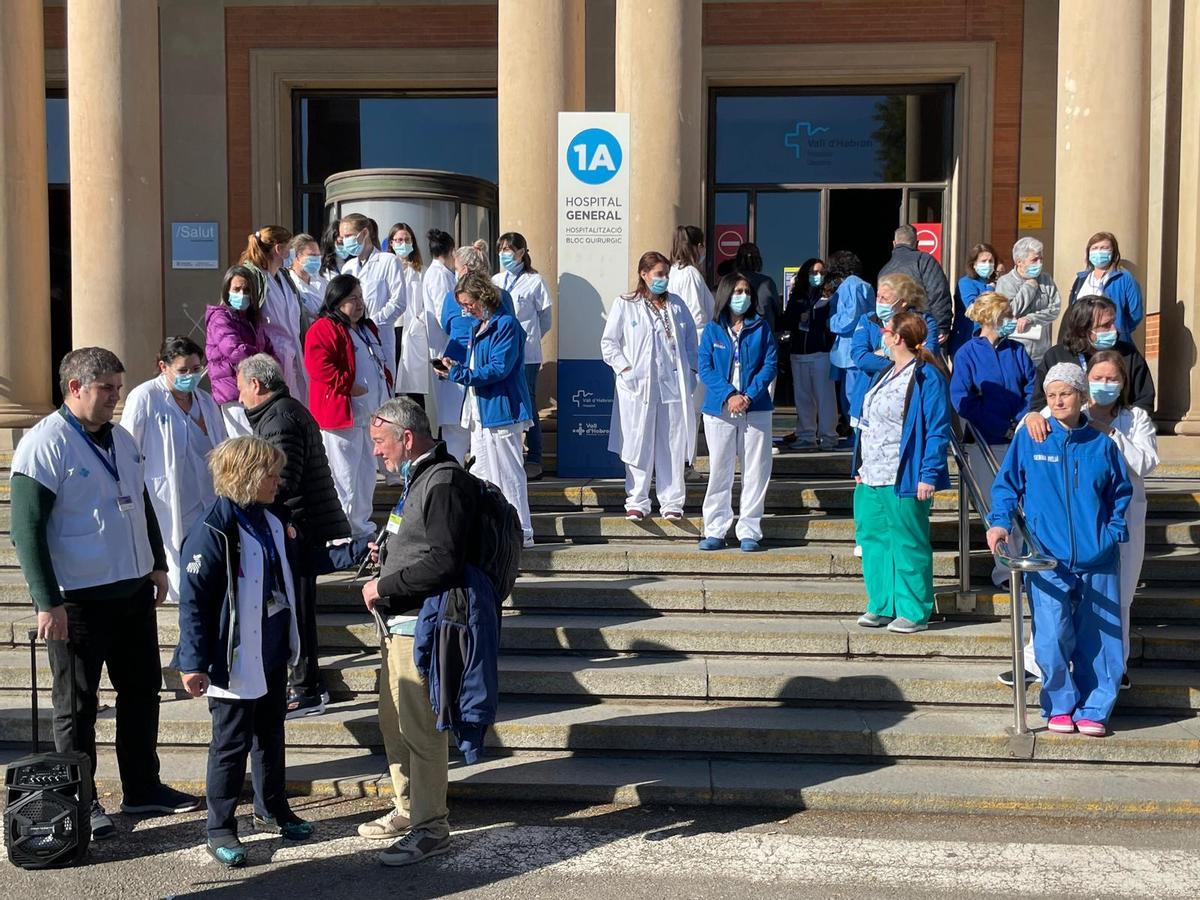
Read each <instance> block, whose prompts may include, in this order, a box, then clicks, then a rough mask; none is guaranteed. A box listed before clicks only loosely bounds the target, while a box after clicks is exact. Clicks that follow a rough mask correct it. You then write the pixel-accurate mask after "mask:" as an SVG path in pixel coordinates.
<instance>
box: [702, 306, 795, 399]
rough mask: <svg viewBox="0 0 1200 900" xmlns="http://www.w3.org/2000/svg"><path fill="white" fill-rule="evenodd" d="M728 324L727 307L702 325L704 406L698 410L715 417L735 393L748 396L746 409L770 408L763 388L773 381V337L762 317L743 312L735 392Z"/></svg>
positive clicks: (731, 344) (774, 361) (765, 388)
mask: <svg viewBox="0 0 1200 900" xmlns="http://www.w3.org/2000/svg"><path fill="white" fill-rule="evenodd" d="M728 326H729V310H728V308H726V309H725V310H724V311H723V312H722V313H721V317H720V319H719V320H717V321H713V322H709V323H708V324H707V325H705V326H704V333H703V334H701V335H700V380H701V381H703V382H704V388H705V393H704V406H703V407H702V408H701V410H700V411H701V412H703V413H704V414H705V415H709V416H719V415H721V412H722V410H723V408H724V405H725V401H726V400H728V399H729V398H730V397H732V396H733V395H734V394H738V393H741V394H745V395H746V396H747V397H749V398H750V410H749V411H750V412H762V411H764V410H772V409H774V408H775V404H774V403H772V402H771V395H770V393H769V392H768V390H767V388H768V387H770V384H771V382H772V381H774V380H775V368H776V359H777V354H776V351H775V336H774V335H773V334H771V329H770V327H769V326H768V325H767V323H766V321H765V320H764V319H763V317H762V316H760V315H759V314H758V313H756V312H753V311H751V312H750V313H747V315H746V318H745V319H744V320H743V324H742V332H741V334H740V335H738V339H737V341H736V350H737V355H738V362H739V363H740V364H741V381H742V389H741V390H740V391H738V390H735V389H734V387H733V382H732V379H733V354H734V350H735V346H734V345H735V342H734V340H733V339H732V338H730V336H729V331H728V330H727V329H728Z"/></svg>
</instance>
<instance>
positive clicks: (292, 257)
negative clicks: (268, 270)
mask: <svg viewBox="0 0 1200 900" xmlns="http://www.w3.org/2000/svg"><path fill="white" fill-rule="evenodd" d="M295 259H296V256H295V254H294V253H292V252H291V251H288V255H287V256H285V257H284V258H283V267H284V268H285V269H290V268H291V267H292V262H293V261H294V260H295Z"/></svg>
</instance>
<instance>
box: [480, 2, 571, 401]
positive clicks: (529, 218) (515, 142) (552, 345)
mask: <svg viewBox="0 0 1200 900" xmlns="http://www.w3.org/2000/svg"><path fill="white" fill-rule="evenodd" d="M498 13H499V22H498V35H497V39H498V47H499V60H498V63H499V64H498V67H497V68H498V71H497V81H496V85H497V91H496V93H497V102H496V110H497V118H498V126H499V132H500V135H499V137H500V140H499V157H500V158H499V164H500V233H501V234H503V233H504V232H506V231H519V232H520V233H521V234H523V235H524V236H525V239H526V240H527V241H528V242H529V253H530V256H531V258H532V260H533V265H534V268H536V269H537V270H538V272H539V273H540V274H541V276H542V278H544V279H545V281H546V285H547V287H549V288H550V292H551V294H552V295H555V296H556V295H557V293H558V218H557V213H556V206H557V203H558V179H557V172H558V114H559V112H564V111H572V110H580V109H583V64H584V40H583V23H584V8H583V0H499V10H498ZM493 249H494V248H493ZM542 354H543V358H544V359H545V360H546V362H547V363H548V364H550V365H547V366H546V367H544V368H543V370H542V378H541V385H540V387H541V389H540V390H539V392H538V394H539V403H538V406H539V407H545V406H546V405H547V403H548V402H549V401H550V400H551V398H553V397H555V396H557V391H556V390H555V389H554V387H553V385H554V383H555V378H554V372H553V366H552V364H553V361H554V360H556V359H557V358H558V319H557V316H555V318H554V322H553V325H552V326H551V329H550V333H549V334H547V335H545V336H543V338H542Z"/></svg>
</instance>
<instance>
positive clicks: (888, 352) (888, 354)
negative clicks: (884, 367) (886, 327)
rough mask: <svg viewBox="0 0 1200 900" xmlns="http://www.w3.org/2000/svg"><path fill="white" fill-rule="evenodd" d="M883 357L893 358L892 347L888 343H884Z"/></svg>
mask: <svg viewBox="0 0 1200 900" xmlns="http://www.w3.org/2000/svg"><path fill="white" fill-rule="evenodd" d="M883 355H884V356H886V357H887V358H888V359H891V358H892V345H891V344H889V343H888V342H887V341H884V342H883Z"/></svg>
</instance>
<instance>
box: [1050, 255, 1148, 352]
mask: <svg viewBox="0 0 1200 900" xmlns="http://www.w3.org/2000/svg"><path fill="white" fill-rule="evenodd" d="M1091 271H1092V270H1091V269H1090V268H1088V269H1084V270H1083V271H1082V272H1077V273H1076V274H1075V283H1074V284H1072V285H1071V295H1070V297H1069V298H1068V300H1067V305H1068V306H1069V305H1071V304H1073V303H1074V302H1075V301H1076V300H1078V299H1079V294H1080V291H1081V290H1082V289H1083V286H1084V284H1085V283H1086V282H1087V277H1088V275H1090V274H1091ZM1104 296H1105V297H1107V298H1108V299H1109V300H1111V301H1112V302H1113V305H1114V306H1116V308H1117V320H1116V323H1115V324H1116V326H1117V333H1118V336H1119V337H1120V338H1121V340H1123V341H1128V342H1129V343H1133V332H1134V330H1135V329H1136V328H1137V327H1138V325H1140V324H1141V322H1142V319H1144V318H1146V310H1145V308H1144V307H1143V305H1142V289H1141V286H1140V285H1138V283H1137V279H1135V278H1134V277H1133V275H1132V274H1130V273H1129V272H1128V271H1127V270H1126V269H1117V271H1116V272H1113V273H1112V274H1111V275H1109V276H1107V279H1106V280H1105V282H1104Z"/></svg>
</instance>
